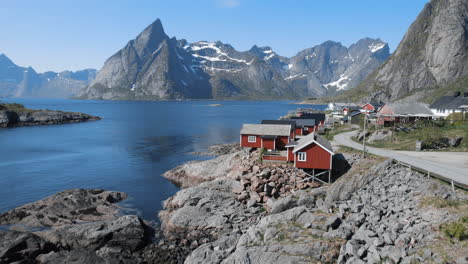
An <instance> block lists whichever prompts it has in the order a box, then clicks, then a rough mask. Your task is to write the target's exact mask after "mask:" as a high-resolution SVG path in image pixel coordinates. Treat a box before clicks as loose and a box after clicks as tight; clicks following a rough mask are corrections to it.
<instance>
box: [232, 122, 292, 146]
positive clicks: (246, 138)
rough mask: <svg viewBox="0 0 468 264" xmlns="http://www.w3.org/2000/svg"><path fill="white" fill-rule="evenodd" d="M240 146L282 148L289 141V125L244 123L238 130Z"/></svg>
mask: <svg viewBox="0 0 468 264" xmlns="http://www.w3.org/2000/svg"><path fill="white" fill-rule="evenodd" d="M240 134H241V136H240V145H241V147H249V148H265V149H266V150H284V149H286V145H287V144H288V143H289V142H290V141H291V138H290V137H291V135H292V131H291V125H270V124H244V125H243V126H242V129H241V132H240Z"/></svg>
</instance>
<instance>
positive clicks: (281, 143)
mask: <svg viewBox="0 0 468 264" xmlns="http://www.w3.org/2000/svg"><path fill="white" fill-rule="evenodd" d="M288 143H289V137H286V136H279V137H277V138H276V149H277V150H285V149H286V145H287V144H288Z"/></svg>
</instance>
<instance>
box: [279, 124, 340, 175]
mask: <svg viewBox="0 0 468 264" xmlns="http://www.w3.org/2000/svg"><path fill="white" fill-rule="evenodd" d="M286 147H287V148H288V161H294V167H296V168H303V169H321V170H331V169H332V160H333V155H334V153H333V148H332V146H331V144H330V142H329V141H328V140H326V139H325V138H323V137H322V136H320V135H317V134H315V133H312V134H309V135H307V136H305V137H303V138H301V139H300V140H299V141H298V142H295V143H291V144H288V145H287V146H286Z"/></svg>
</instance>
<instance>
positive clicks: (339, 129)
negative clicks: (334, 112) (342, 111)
mask: <svg viewBox="0 0 468 264" xmlns="http://www.w3.org/2000/svg"><path fill="white" fill-rule="evenodd" d="M353 129H354V128H352V127H351V125H349V124H344V125H341V124H335V125H334V128H333V129H327V130H326V131H325V135H324V137H325V138H326V139H328V140H333V138H334V137H335V135H337V134H340V133H343V132H348V131H352V130H353Z"/></svg>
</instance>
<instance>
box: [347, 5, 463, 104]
mask: <svg viewBox="0 0 468 264" xmlns="http://www.w3.org/2000/svg"><path fill="white" fill-rule="evenodd" d="M467 24H468V1H466V0H432V1H430V2H429V3H428V4H426V6H425V7H424V9H423V10H422V12H421V13H420V14H419V16H418V17H417V19H416V21H415V22H414V23H413V24H412V25H411V27H410V28H409V29H408V31H407V33H406V34H405V36H404V38H403V40H402V41H401V43H400V45H399V46H398V48H397V49H396V51H395V53H394V54H392V55H391V56H390V58H389V59H388V60H387V61H386V62H385V63H384V64H383V65H382V66H381V67H379V68H378V69H377V70H376V71H374V72H373V73H371V74H370V75H369V77H368V78H367V79H366V80H365V81H364V82H362V83H361V84H360V85H359V87H357V88H356V90H354V91H351V92H350V94H349V95H350V96H352V97H353V98H356V99H357V98H363V96H364V97H366V98H367V99H369V100H371V99H374V100H383V101H388V100H391V101H393V100H397V99H400V98H403V97H406V96H408V95H411V94H416V93H419V94H423V93H428V92H429V93H431V92H433V90H434V88H438V89H441V88H442V89H443V87H446V86H448V85H449V84H450V83H452V82H454V81H456V80H458V79H460V78H463V77H464V76H466V75H467V73H468V56H467V50H468V41H467V37H468V33H467V32H468V26H467Z"/></svg>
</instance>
